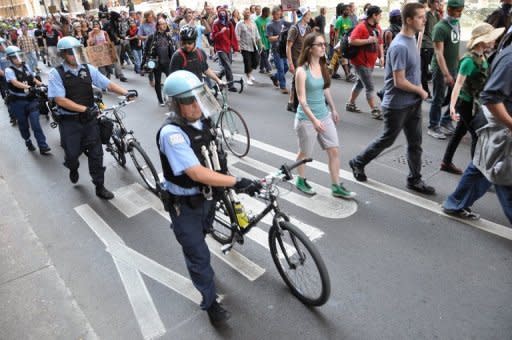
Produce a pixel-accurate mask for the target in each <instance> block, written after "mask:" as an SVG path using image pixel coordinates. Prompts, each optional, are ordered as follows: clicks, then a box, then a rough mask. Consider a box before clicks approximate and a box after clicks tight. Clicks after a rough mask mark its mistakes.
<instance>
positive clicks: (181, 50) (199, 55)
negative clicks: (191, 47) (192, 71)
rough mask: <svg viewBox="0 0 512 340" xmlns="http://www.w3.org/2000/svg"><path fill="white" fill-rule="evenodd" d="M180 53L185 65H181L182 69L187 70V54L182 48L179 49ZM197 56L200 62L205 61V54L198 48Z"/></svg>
mask: <svg viewBox="0 0 512 340" xmlns="http://www.w3.org/2000/svg"><path fill="white" fill-rule="evenodd" d="M178 53H179V54H180V55H181V57H182V58H183V64H182V65H181V67H182V68H185V67H187V64H188V61H187V55H186V53H185V52H183V49H182V48H180V49H178ZM196 55H197V59H198V60H199V62H201V61H203V54H202V53H201V51H199V49H198V48H196Z"/></svg>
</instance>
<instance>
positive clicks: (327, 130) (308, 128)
mask: <svg viewBox="0 0 512 340" xmlns="http://www.w3.org/2000/svg"><path fill="white" fill-rule="evenodd" d="M326 46H327V44H326V42H325V38H324V36H323V34H320V33H318V32H313V33H310V34H308V35H307V36H306V37H305V39H304V44H303V46H302V51H301V54H300V57H299V62H298V65H299V67H298V68H297V71H296V73H295V88H296V89H297V97H298V99H299V106H298V107H297V114H296V116H295V131H296V133H297V138H298V144H299V152H298V154H297V160H300V159H304V158H308V157H311V155H312V153H313V146H314V144H315V140H318V142H319V143H320V146H321V147H322V149H324V150H325V151H326V152H327V156H328V158H329V173H330V175H331V182H332V186H331V193H332V195H333V196H335V197H343V198H352V197H354V196H355V195H356V194H355V193H354V192H351V191H349V190H347V189H345V187H344V186H343V183H341V182H340V181H339V169H340V159H339V151H338V148H339V143H338V132H337V131H336V126H335V124H337V123H338V121H339V115H338V112H336V108H335V107H334V101H333V100H332V97H331V93H330V91H329V87H330V85H331V79H330V76H329V71H328V69H327V65H326V60H325V49H326ZM326 101H327V103H329V107H330V109H331V110H330V112H329V109H328V108H327V105H326V104H325V103H326ZM297 172H298V173H299V176H297V181H296V183H295V186H296V187H297V189H299V190H300V191H302V192H304V193H306V194H308V195H314V194H315V191H314V190H313V188H312V187H311V186H310V185H309V183H308V182H307V180H306V178H305V177H304V173H305V166H304V165H302V166H299V167H298V168H297Z"/></svg>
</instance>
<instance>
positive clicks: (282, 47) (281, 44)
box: [277, 26, 292, 58]
mask: <svg viewBox="0 0 512 340" xmlns="http://www.w3.org/2000/svg"><path fill="white" fill-rule="evenodd" d="M291 27H292V26H290V27H284V28H283V30H282V31H281V33H279V40H278V41H277V52H279V56H280V57H281V58H286V43H287V41H288V31H290V28H291Z"/></svg>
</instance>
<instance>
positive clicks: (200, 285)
mask: <svg viewBox="0 0 512 340" xmlns="http://www.w3.org/2000/svg"><path fill="white" fill-rule="evenodd" d="M164 94H165V95H166V96H167V97H168V98H169V100H170V101H171V103H170V104H171V107H172V108H173V110H174V112H173V113H171V115H170V116H169V117H168V119H167V120H166V121H165V123H164V125H163V126H162V127H161V128H160V130H159V131H158V134H157V145H158V148H159V151H160V160H161V162H162V168H163V174H164V178H165V182H164V183H163V192H162V200H163V202H164V206H165V208H166V209H167V210H169V213H170V216H171V220H172V225H171V228H172V229H173V231H174V234H175V236H176V239H177V240H178V242H179V243H180V245H181V247H182V250H183V254H184V256H185V262H186V265H187V269H188V271H189V274H190V277H191V279H192V282H193V284H194V286H195V287H196V288H197V290H199V292H200V293H201V295H202V298H203V300H202V302H201V305H200V307H201V309H203V310H206V311H207V312H208V316H209V318H210V322H211V323H212V324H214V325H217V324H219V323H223V322H225V321H226V320H227V319H229V317H230V313H229V312H228V311H226V310H225V309H224V308H223V306H222V305H221V304H220V303H218V302H217V295H216V289H215V284H214V280H213V276H214V272H213V269H212V267H211V265H210V252H209V250H208V246H207V245H206V242H205V234H206V233H207V232H209V231H210V230H211V227H212V223H213V218H214V215H215V204H216V202H215V201H216V190H219V188H222V187H234V189H235V190H236V191H238V192H242V193H247V194H249V195H254V194H255V193H257V192H258V191H259V190H260V188H261V185H260V183H259V182H258V181H254V180H251V179H247V178H236V177H233V176H230V175H228V174H227V161H226V154H225V152H224V151H223V150H222V147H221V145H220V144H218V143H217V139H216V136H215V133H216V131H215V129H214V128H213V123H212V122H211V120H210V118H209V117H210V116H211V115H213V114H217V113H218V112H219V111H220V107H219V104H218V102H217V101H216V100H215V98H214V97H213V96H212V95H211V93H210V92H209V91H206V90H205V88H204V85H203V83H202V82H201V81H200V80H199V79H198V78H197V77H196V76H195V75H194V74H193V73H191V72H188V71H184V70H179V71H176V72H173V73H171V75H169V76H168V77H167V79H166V80H165V83H164Z"/></svg>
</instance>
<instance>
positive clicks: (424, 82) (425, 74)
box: [420, 48, 434, 95]
mask: <svg viewBox="0 0 512 340" xmlns="http://www.w3.org/2000/svg"><path fill="white" fill-rule="evenodd" d="M433 55H434V49H433V48H422V49H421V51H420V56H421V86H422V87H423V89H424V90H425V91H427V93H428V94H429V95H430V90H429V88H428V79H429V77H430V74H429V70H428V67H429V65H430V62H431V61H432V56H433Z"/></svg>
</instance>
